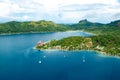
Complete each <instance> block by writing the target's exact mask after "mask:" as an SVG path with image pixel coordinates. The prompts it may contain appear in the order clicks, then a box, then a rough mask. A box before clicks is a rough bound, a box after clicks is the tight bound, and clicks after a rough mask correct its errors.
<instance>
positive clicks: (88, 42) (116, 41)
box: [36, 35, 120, 56]
mask: <svg viewBox="0 0 120 80" xmlns="http://www.w3.org/2000/svg"><path fill="white" fill-rule="evenodd" d="M36 48H37V49H59V50H97V51H101V52H104V53H107V54H109V55H117V56H120V36H112V35H99V36H90V37H80V36H72V37H68V38H63V39H61V40H51V41H50V42H48V43H46V44H43V45H42V46H38V45H37V46H36Z"/></svg>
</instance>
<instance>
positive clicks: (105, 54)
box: [34, 47, 120, 59]
mask: <svg viewBox="0 0 120 80" xmlns="http://www.w3.org/2000/svg"><path fill="white" fill-rule="evenodd" d="M34 49H35V50H39V51H70V52H74V51H75V52H80V51H93V52H96V53H97V54H99V55H102V56H106V57H114V58H118V59H120V56H117V55H110V54H107V53H106V52H102V51H97V50H92V49H91V50H86V49H82V50H65V49H37V48H36V47H34Z"/></svg>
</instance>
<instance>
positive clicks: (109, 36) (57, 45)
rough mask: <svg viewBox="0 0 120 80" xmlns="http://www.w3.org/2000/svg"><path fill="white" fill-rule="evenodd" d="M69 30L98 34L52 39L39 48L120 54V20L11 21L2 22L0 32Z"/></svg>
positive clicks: (38, 47)
mask: <svg viewBox="0 0 120 80" xmlns="http://www.w3.org/2000/svg"><path fill="white" fill-rule="evenodd" d="M67 30H83V31H87V32H92V33H95V34H97V35H96V36H90V37H68V38H64V39H61V40H52V41H50V42H49V43H46V44H45V45H43V46H36V48H37V49H62V50H81V49H89V50H97V51H102V52H106V53H108V54H110V55H119V56H120V20H117V21H112V22H111V23H108V24H101V23H92V22H89V21H88V20H87V19H85V20H81V21H79V23H77V24H71V25H69V24H66V25H65V24H56V23H54V22H52V21H45V20H41V21H36V22H35V21H28V22H17V21H11V22H7V23H1V24H0V34H4V33H25V32H55V31H67Z"/></svg>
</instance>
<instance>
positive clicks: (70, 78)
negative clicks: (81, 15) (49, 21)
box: [0, 32, 120, 80]
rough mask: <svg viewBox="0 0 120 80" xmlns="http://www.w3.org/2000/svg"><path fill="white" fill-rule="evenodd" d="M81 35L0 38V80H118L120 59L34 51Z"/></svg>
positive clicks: (4, 36)
mask: <svg viewBox="0 0 120 80" xmlns="http://www.w3.org/2000/svg"><path fill="white" fill-rule="evenodd" d="M78 35H79V36H90V35H91V34H87V33H84V32H56V33H54V32H51V33H36V34H20V35H3V36H0V80H120V59H118V58H115V57H109V56H104V55H102V56H101V55H100V54H97V53H96V52H94V51H37V50H34V49H33V47H34V46H35V45H36V43H37V42H38V41H39V40H41V41H49V40H51V39H61V38H63V37H67V36H78Z"/></svg>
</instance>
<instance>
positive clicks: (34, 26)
mask: <svg viewBox="0 0 120 80" xmlns="http://www.w3.org/2000/svg"><path fill="white" fill-rule="evenodd" d="M66 26H67V25H64V24H56V23H54V22H52V21H45V20H41V21H37V22H35V21H29V22H16V21H11V22H7V23H2V24H0V34H2V33H23V32H51V31H52V32H54V31H66V30H67V29H68V28H67V27H66Z"/></svg>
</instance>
